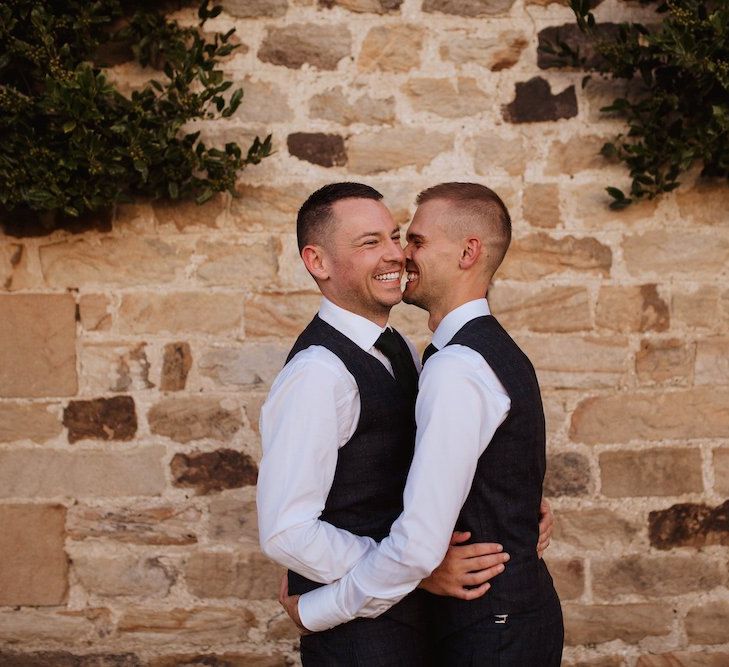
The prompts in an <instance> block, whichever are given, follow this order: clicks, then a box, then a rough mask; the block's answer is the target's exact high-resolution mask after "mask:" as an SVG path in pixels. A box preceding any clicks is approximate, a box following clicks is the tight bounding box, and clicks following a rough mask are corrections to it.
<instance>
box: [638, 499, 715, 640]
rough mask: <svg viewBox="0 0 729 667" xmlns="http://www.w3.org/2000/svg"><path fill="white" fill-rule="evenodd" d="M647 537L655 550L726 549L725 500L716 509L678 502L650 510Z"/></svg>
mask: <svg viewBox="0 0 729 667" xmlns="http://www.w3.org/2000/svg"><path fill="white" fill-rule="evenodd" d="M648 535H649V537H650V541H651V546H653V547H656V548H657V549H672V548H673V547H694V548H697V549H698V548H701V547H704V546H707V545H711V544H719V545H722V546H729V500H727V501H726V502H725V503H723V504H722V505H719V506H718V507H710V506H708V505H697V504H695V503H681V504H679V505H672V506H671V507H669V508H668V509H666V510H656V511H653V512H651V513H650V514H649V515H648ZM700 643H703V642H700Z"/></svg>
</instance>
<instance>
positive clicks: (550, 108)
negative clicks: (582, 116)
mask: <svg viewBox="0 0 729 667" xmlns="http://www.w3.org/2000/svg"><path fill="white" fill-rule="evenodd" d="M502 113H503V116H504V120H506V121H508V122H509V123H539V122H544V121H550V120H559V119H561V118H573V117H574V116H576V115H577V97H576V96H575V87H574V86H569V87H568V88H566V89H565V90H563V91H562V92H561V93H559V94H557V95H553V94H552V90H551V88H550V86H549V83H548V82H547V81H546V80H545V79H542V78H541V77H539V76H535V77H534V78H532V79H529V81H526V82H524V83H519V82H517V84H516V92H515V95H514V101H513V102H511V103H510V104H507V105H505V106H504V107H503V112H502Z"/></svg>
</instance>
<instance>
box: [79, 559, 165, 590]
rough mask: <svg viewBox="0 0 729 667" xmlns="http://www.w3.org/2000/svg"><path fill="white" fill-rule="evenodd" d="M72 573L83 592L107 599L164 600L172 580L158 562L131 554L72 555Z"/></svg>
mask: <svg viewBox="0 0 729 667" xmlns="http://www.w3.org/2000/svg"><path fill="white" fill-rule="evenodd" d="M73 571H74V573H75V575H76V577H77V578H78V581H79V583H80V584H81V586H83V587H84V588H85V589H86V591H87V592H89V593H94V594H97V595H108V596H118V595H141V596H144V597H145V598H146V597H149V598H160V597H165V596H166V595H167V593H169V590H170V587H171V586H172V584H173V583H174V580H175V574H174V572H171V571H170V568H169V567H166V566H164V565H163V564H162V563H161V562H160V561H159V559H158V558H145V557H143V556H141V555H139V554H132V553H115V554H108V555H92V554H84V553H79V554H75V555H74V556H73Z"/></svg>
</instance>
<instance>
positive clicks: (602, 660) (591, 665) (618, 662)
mask: <svg viewBox="0 0 729 667" xmlns="http://www.w3.org/2000/svg"><path fill="white" fill-rule="evenodd" d="M553 1H554V2H558V1H560V0H553ZM527 2H528V3H529V4H541V2H540V1H539V0H527ZM545 4H546V2H545ZM564 664H565V667H623V666H624V665H625V662H623V657H622V656H620V655H599V656H594V657H592V658H585V659H584V660H577V661H576V662H566V663H564Z"/></svg>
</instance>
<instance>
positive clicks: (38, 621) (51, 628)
mask: <svg viewBox="0 0 729 667" xmlns="http://www.w3.org/2000/svg"><path fill="white" fill-rule="evenodd" d="M111 630H112V622H111V613H110V612H109V610H108V609H99V608H95V607H88V608H86V609H81V610H79V611H70V610H67V609H65V608H54V609H43V608H36V609H34V608H32V607H19V608H15V609H12V608H7V607H6V608H5V609H0V642H3V647H7V646H8V645H10V646H13V645H15V646H18V647H24V648H25V647H28V648H29V647H30V646H31V645H32V644H34V643H35V644H36V645H37V644H38V643H39V642H44V643H46V642H48V643H50V642H53V643H55V644H56V645H60V646H63V647H67V648H68V647H71V646H73V645H79V646H80V647H84V648H86V647H88V646H89V645H91V644H92V643H93V642H94V641H98V639H99V637H105V636H108V635H109V634H110V633H111ZM50 655H53V654H50ZM2 656H3V652H2V651H1V650H0V664H3V665H4V663H2ZM25 664H26V663H24V662H21V663H20V664H19V667H25ZM51 665H53V667H55V663H50V664H49V663H42V665H39V667H50V666H51ZM89 667H91V666H89ZM94 667H96V665H94Z"/></svg>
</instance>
